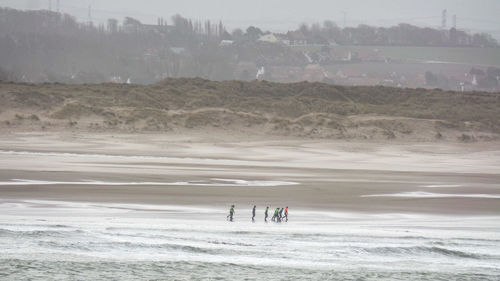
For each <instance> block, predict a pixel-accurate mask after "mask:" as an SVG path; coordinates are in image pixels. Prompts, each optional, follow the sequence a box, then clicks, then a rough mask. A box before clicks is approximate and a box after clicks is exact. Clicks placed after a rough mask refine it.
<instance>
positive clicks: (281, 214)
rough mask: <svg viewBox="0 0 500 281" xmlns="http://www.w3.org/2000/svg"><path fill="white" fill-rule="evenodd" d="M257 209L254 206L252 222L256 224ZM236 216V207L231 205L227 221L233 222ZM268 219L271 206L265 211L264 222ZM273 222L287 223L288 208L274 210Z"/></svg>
mask: <svg viewBox="0 0 500 281" xmlns="http://www.w3.org/2000/svg"><path fill="white" fill-rule="evenodd" d="M256 209H257V206H256V205H254V206H253V208H252V222H255V211H256ZM234 214H235V211H234V205H231V207H230V208H229V214H228V215H227V217H226V219H227V220H229V221H233V218H234ZM268 217H269V206H267V207H266V210H265V211H264V221H265V222H267V218H268ZM271 221H273V222H282V221H285V222H287V221H288V206H286V207H285V208H279V207H278V208H276V209H274V214H273V216H272V217H271Z"/></svg>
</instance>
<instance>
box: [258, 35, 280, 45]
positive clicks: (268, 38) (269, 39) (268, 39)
mask: <svg viewBox="0 0 500 281" xmlns="http://www.w3.org/2000/svg"><path fill="white" fill-rule="evenodd" d="M258 40H259V41H260V42H266V43H272V44H276V43H279V42H280V40H279V39H278V38H277V37H276V36H275V35H274V34H273V33H269V34H264V35H262V36H260V38H259V39H258Z"/></svg>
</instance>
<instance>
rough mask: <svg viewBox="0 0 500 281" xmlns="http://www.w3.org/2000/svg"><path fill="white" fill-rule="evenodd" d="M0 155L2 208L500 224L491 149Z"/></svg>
mask: <svg viewBox="0 0 500 281" xmlns="http://www.w3.org/2000/svg"><path fill="white" fill-rule="evenodd" d="M0 155H1V158H0V167H1V169H0V182H1V183H0V184H1V185H0V194H1V197H2V198H4V199H47V200H63V201H80V202H96V201H98V202H116V203H152V204H179V205H201V206H212V207H213V206H216V207H218V208H221V209H224V210H225V209H227V206H228V205H230V204H232V203H234V204H237V205H239V206H241V207H249V206H250V205H253V204H256V205H259V206H264V205H271V206H274V205H279V206H281V205H290V206H293V208H298V209H324V210H348V211H366V212H418V213H421V212H423V213H438V214H439V213H452V214H498V213H500V204H498V197H499V196H500V174H499V173H498V168H499V167H500V145H499V144H498V143H477V144H450V143H418V144H407V143H391V144H383V143H363V142H359V143H348V142H331V141H321V140H311V141H307V140H294V139H285V140H280V139H274V140H273V139H270V140H251V139H250V140H242V139H238V138H236V137H232V138H231V137H228V139H226V140H216V139H214V138H212V139H211V138H206V137H205V136H204V135H196V136H165V135H154V134H151V135H105V134H94V135H91V134H89V135H83V134H36V133H32V134H14V135H4V136H3V137H2V138H1V139H0ZM28 181H29V182H28ZM89 181H90V182H92V183H91V184H89V183H88V182H89ZM85 182H87V184H82V183H85Z"/></svg>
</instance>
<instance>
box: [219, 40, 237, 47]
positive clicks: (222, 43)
mask: <svg viewBox="0 0 500 281" xmlns="http://www.w3.org/2000/svg"><path fill="white" fill-rule="evenodd" d="M233 44H234V41H233V40H221V41H220V43H219V46H220V47H228V46H232V45H233Z"/></svg>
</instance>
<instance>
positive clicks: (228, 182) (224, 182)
mask: <svg viewBox="0 0 500 281" xmlns="http://www.w3.org/2000/svg"><path fill="white" fill-rule="evenodd" d="M297 184H299V183H297V182H289V181H265V180H241V179H216V178H213V179H210V180H208V181H203V180H202V181H178V182H148V181H144V182H111V181H96V180H84V181H46V180H28V179H12V180H10V181H1V182H0V186H2V185H8V186H13V185H18V186H27V185H117V186H124V185H149V186H155V185H158V186H165V185H168V186H234V187H240V186H241V187H243V186H253V187H270V186H286V185H297Z"/></svg>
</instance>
